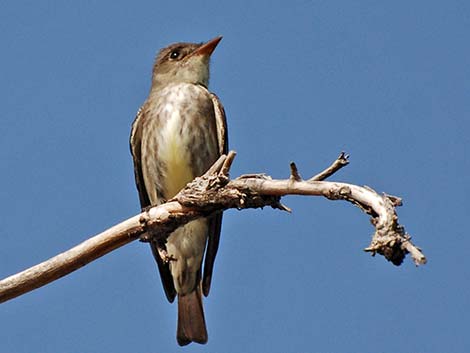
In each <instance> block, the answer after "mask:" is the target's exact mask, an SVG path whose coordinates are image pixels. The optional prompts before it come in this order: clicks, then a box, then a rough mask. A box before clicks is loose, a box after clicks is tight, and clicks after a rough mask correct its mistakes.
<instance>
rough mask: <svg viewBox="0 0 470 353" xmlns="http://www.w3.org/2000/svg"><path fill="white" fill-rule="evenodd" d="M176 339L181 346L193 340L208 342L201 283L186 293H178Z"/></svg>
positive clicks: (202, 342)
mask: <svg viewBox="0 0 470 353" xmlns="http://www.w3.org/2000/svg"><path fill="white" fill-rule="evenodd" d="M176 339H177V341H178V344H179V345H180V346H185V345H187V344H189V343H191V342H197V343H201V344H204V343H206V342H207V329H206V321H205V319H204V309H203V307H202V296H201V284H200V283H199V284H198V285H197V286H196V288H195V289H194V290H193V291H192V292H190V293H188V294H185V295H178V329H177V331H176Z"/></svg>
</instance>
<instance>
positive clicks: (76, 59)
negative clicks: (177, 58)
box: [0, 0, 470, 353]
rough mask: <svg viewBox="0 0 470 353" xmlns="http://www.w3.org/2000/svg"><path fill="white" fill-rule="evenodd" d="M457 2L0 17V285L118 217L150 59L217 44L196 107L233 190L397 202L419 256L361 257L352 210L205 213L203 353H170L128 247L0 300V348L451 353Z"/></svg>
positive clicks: (338, 206)
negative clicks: (238, 183)
mask: <svg viewBox="0 0 470 353" xmlns="http://www.w3.org/2000/svg"><path fill="white" fill-rule="evenodd" d="M469 34H470V5H469V3H468V2H466V1H446V2H441V1H413V2H410V1H393V2H389V1H361V2H354V1H346V0H344V1H306V0H305V1H290V2H287V1H284V2H280V1H251V2H248V1H245V2H244V1H231V2H225V3H224V2H221V1H206V2H187V3H186V4H183V3H181V2H172V1H165V2H157V1H133V2H130V1H102V2H92V1H56V2H50V1H3V2H2V4H1V5H0V43H1V47H2V53H1V55H0V97H1V98H0V99H1V106H2V109H1V118H0V132H1V139H0V160H1V164H2V167H1V173H0V200H1V203H0V213H1V217H0V239H1V244H2V245H1V247H0V277H2V278H3V277H6V276H8V275H10V274H13V273H15V272H18V271H20V270H22V269H24V268H26V267H29V266H31V265H34V264H36V263H38V262H40V261H43V260H45V259H47V258H49V257H51V256H53V255H55V254H57V253H59V252H62V251H64V250H66V249H68V248H70V247H72V246H73V245H75V244H77V243H79V242H81V241H83V240H85V239H87V238H88V237H90V236H91V235H93V234H96V233H98V232H100V231H102V230H104V229H106V228H107V227H109V226H111V225H113V224H115V223H117V222H119V221H121V220H124V219H126V218H128V217H130V216H132V215H134V214H136V213H137V212H138V210H139V204H138V197H137V192H136V190H135V186H134V180H133V171H132V162H131V156H130V154H129V150H128V136H129V131H130V125H131V122H132V120H133V119H134V114H135V112H136V111H137V109H138V107H139V106H140V104H141V103H142V102H143V101H144V100H145V98H146V96H147V92H148V89H149V84H150V73H151V66H152V63H153V59H154V56H155V54H156V52H157V50H158V49H159V48H161V47H163V46H166V45H167V44H169V43H172V42H176V41H197V42H200V41H205V40H208V39H211V38H213V37H215V36H217V35H223V36H224V39H223V41H222V42H221V43H220V45H219V46H218V48H217V50H216V51H215V53H214V55H213V60H212V79H211V86H210V88H211V90H213V91H214V92H216V93H217V94H218V95H219V96H220V98H221V100H222V102H223V103H224V105H225V108H226V111H227V116H228V121H229V134H230V147H231V148H232V149H235V150H236V151H237V152H238V157H237V159H236V161H235V164H234V167H233V171H232V175H234V176H236V175H239V174H242V173H253V172H266V173H268V174H270V175H272V176H273V177H275V178H284V177H287V176H288V171H289V162H290V161H292V160H294V161H296V162H297V163H298V166H299V168H300V171H301V174H302V175H303V176H309V175H312V174H314V173H316V172H318V171H319V170H321V169H322V168H323V167H325V166H326V165H328V164H329V163H330V162H331V161H332V160H333V159H334V158H335V157H336V156H337V155H338V154H339V152H340V151H342V150H345V151H347V152H348V153H350V154H351V165H350V166H348V167H347V168H346V169H344V170H342V171H341V172H340V173H338V174H337V175H336V176H335V177H334V178H333V179H334V180H340V181H349V182H353V183H357V184H361V185H362V184H366V185H369V186H371V187H373V188H375V189H376V190H377V191H379V192H382V191H383V192H387V193H391V194H395V195H399V196H401V197H403V198H404V207H402V208H400V209H399V216H400V217H401V223H402V224H404V225H405V227H406V229H407V231H408V232H409V233H410V234H412V235H413V236H414V240H415V242H416V243H417V244H418V245H419V246H421V247H422V248H423V250H424V252H425V254H426V255H427V256H428V258H429V263H428V264H427V265H426V266H424V267H421V268H416V267H415V266H414V265H413V264H412V263H411V261H410V260H409V259H407V260H406V261H405V263H404V264H403V265H402V266H401V267H395V266H393V265H391V264H390V263H387V262H386V261H385V260H384V259H383V258H382V257H376V258H372V257H370V256H369V255H368V254H365V253H363V252H362V249H363V248H364V247H366V246H367V245H368V242H369V238H370V235H371V234H372V232H373V229H372V227H371V226H370V224H369V221H368V217H367V216H365V215H364V214H362V213H361V212H360V211H359V210H358V209H356V208H354V207H353V206H351V205H349V204H346V203H342V202H332V201H328V200H325V199H320V198H305V197H304V198H302V197H287V198H286V199H285V200H284V201H285V203H286V204H287V205H288V206H289V207H291V208H292V209H293V210H294V212H293V214H290V215H289V214H286V213H281V212H279V211H274V210H270V209H266V210H263V211H261V210H248V211H242V212H239V211H235V210H231V211H228V212H226V215H225V218H224V225H223V234H222V241H221V247H220V251H219V255H218V258H217V262H216V269H215V277H214V281H213V287H212V291H211V295H210V296H209V298H208V299H207V300H205V308H206V319H207V324H208V329H209V343H208V344H207V345H206V346H199V345H191V346H189V347H186V348H179V347H178V346H177V345H176V340H175V327H176V306H175V305H170V304H169V303H167V301H166V299H165V297H164V294H163V290H162V288H161V284H160V280H159V279H158V274H157V270H156V267H155V264H154V260H153V258H152V256H151V254H150V250H149V249H148V246H147V245H146V244H142V243H139V242H135V243H133V244H130V245H128V246H126V247H124V248H121V249H119V250H118V251H115V252H113V253H112V254H110V255H108V256H105V257H104V258H101V259H100V260H98V261H96V262H94V263H92V264H90V265H88V266H86V267H85V268H83V269H81V270H79V271H78V272H75V273H73V274H71V275H69V276H67V277H66V278H63V279H60V280H59V281H57V282H54V283H53V284H50V285H48V286H46V287H44V288H41V289H39V290H36V291H34V292H32V293H29V294H26V295H24V296H22V297H20V298H17V299H14V300H12V301H10V302H7V303H5V304H2V305H0V317H1V320H0V342H1V345H0V352H1V353H3V352H5V353H6V352H16V353H22V352H28V353H29V352H66V353H68V352H165V353H166V352H182V351H186V352H229V353H231V352H233V353H238V352H247V353H250V352H279V353H286V352H294V353H302V352H381V353H387V352H394V353H395V352H426V353H430V352H465V351H467V352H468V349H469V347H470V337H469V334H468V330H469V327H470V315H469V309H470V283H469V278H470V257H469V251H470V237H469V231H468V215H469V209H470V207H469V204H468V200H467V197H468V195H469V193H470V188H469V183H468V175H469V172H470V162H469V157H468V150H469V142H470V141H469V132H470V65H469V63H470V47H469V45H468V38H469Z"/></svg>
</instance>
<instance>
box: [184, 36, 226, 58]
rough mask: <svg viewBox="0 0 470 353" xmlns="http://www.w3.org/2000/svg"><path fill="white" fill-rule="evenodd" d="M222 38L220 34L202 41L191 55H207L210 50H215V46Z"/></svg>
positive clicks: (210, 52)
mask: <svg viewBox="0 0 470 353" xmlns="http://www.w3.org/2000/svg"><path fill="white" fill-rule="evenodd" d="M221 40H222V36H219V37H216V38H214V39H211V40H210V41H208V42H207V43H204V44H203V45H201V46H200V47H199V48H197V49H196V50H195V51H194V52H193V53H192V54H191V56H193V55H207V56H210V55H211V54H212V52H213V51H214V50H215V47H216V46H217V44H219V42H220V41H221Z"/></svg>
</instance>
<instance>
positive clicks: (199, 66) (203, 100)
mask: <svg viewBox="0 0 470 353" xmlns="http://www.w3.org/2000/svg"><path fill="white" fill-rule="evenodd" d="M221 39H222V37H217V38H214V39H212V40H210V41H209V42H207V43H201V44H194V43H176V44H172V45H170V46H168V47H166V48H164V49H162V50H161V51H160V52H159V54H158V56H157V58H156V61H155V65H154V67H153V76H152V87H151V89H150V93H149V96H148V98H147V100H146V101H145V103H144V104H143V106H142V107H141V108H140V110H139V111H138V113H137V117H136V119H135V121H134V123H133V124H132V132H131V137H130V147H131V152H132V156H133V159H134V172H135V180H136V184H137V189H138V191H139V198H140V204H141V206H142V208H144V207H147V206H150V205H160V204H162V203H164V202H166V201H167V200H169V199H171V198H172V197H173V196H175V195H176V194H177V193H178V192H179V191H180V190H181V189H182V188H184V187H185V186H186V184H187V183H188V182H190V181H192V180H193V179H194V178H195V177H197V176H200V175H202V174H204V173H205V172H206V171H207V170H208V169H209V167H210V166H211V165H212V164H213V163H214V162H215V161H216V160H217V159H218V157H219V156H220V155H221V154H223V153H227V126H226V120H225V112H224V109H223V107H222V104H221V103H220V101H219V99H218V98H217V96H216V95H215V94H213V93H211V92H209V91H208V89H207V87H208V83H209V59H210V56H211V54H212V52H213V51H214V49H215V47H216V46H217V44H218V43H219V42H220V40H221ZM221 222H222V214H221V213H219V214H215V215H213V216H210V217H208V218H200V219H197V220H194V221H191V222H189V223H187V224H186V225H184V226H182V227H180V228H178V229H176V230H175V231H174V232H173V233H171V234H170V236H169V237H168V238H167V239H166V240H162V239H158V236H156V237H152V239H153V240H152V241H151V243H150V245H151V248H152V252H153V255H154V257H155V259H156V261H157V264H158V269H159V271H160V276H161V279H162V283H163V288H164V290H165V294H166V297H167V298H168V300H169V301H170V302H173V300H174V299H175V296H177V297H178V328H177V333H176V337H177V341H178V343H179V344H180V345H186V344H189V343H191V342H198V343H206V342H207V330H206V323H205V319H204V311H203V306H202V294H201V293H202V292H203V293H204V295H205V296H207V295H208V294H209V289H210V284H211V277H212V269H213V266H214V260H215V256H216V253H217V248H218V245H219V236H220V229H221ZM206 244H207V251H206V254H205V259H204V273H201V272H202V271H201V270H202V259H203V257H204V251H205V249H206Z"/></svg>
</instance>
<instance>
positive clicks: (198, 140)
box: [149, 84, 218, 199]
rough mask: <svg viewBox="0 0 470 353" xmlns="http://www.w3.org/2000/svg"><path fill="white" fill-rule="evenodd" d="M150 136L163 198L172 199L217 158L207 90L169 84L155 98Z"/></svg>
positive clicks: (192, 86)
mask: <svg viewBox="0 0 470 353" xmlns="http://www.w3.org/2000/svg"><path fill="white" fill-rule="evenodd" d="M155 100H156V103H155V105H154V107H153V108H152V110H153V111H152V120H153V123H152V125H153V126H152V127H150V129H149V135H151V137H150V138H151V139H152V138H153V139H154V141H153V143H154V144H155V150H154V153H155V155H154V158H155V159H154V160H155V161H156V165H155V166H154V168H155V170H156V172H157V174H158V175H159V176H160V178H161V180H159V182H160V183H161V184H163V185H162V186H163V187H162V188H161V189H162V191H164V195H163V196H164V198H165V199H169V198H171V197H173V196H175V195H176V194H177V193H178V192H179V191H180V190H181V189H182V188H183V187H184V186H185V185H186V184H187V183H188V182H190V181H191V180H193V179H194V178H195V177H196V176H199V175H201V174H203V173H204V172H205V171H206V170H207V168H208V167H209V166H210V165H211V164H212V163H213V162H214V161H215V159H216V158H217V153H218V152H217V151H218V150H217V133H216V129H215V116H214V108H213V103H212V100H211V98H210V96H209V93H208V91H207V90H206V89H205V88H203V87H200V86H196V85H191V84H177V85H171V86H169V87H166V88H164V89H162V90H161V91H160V92H159V93H158V95H157V96H156V97H155Z"/></svg>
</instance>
